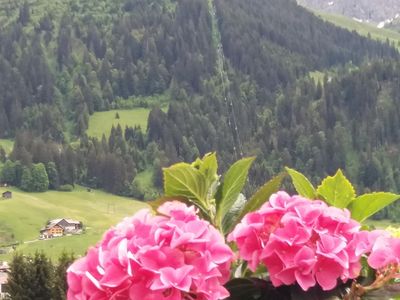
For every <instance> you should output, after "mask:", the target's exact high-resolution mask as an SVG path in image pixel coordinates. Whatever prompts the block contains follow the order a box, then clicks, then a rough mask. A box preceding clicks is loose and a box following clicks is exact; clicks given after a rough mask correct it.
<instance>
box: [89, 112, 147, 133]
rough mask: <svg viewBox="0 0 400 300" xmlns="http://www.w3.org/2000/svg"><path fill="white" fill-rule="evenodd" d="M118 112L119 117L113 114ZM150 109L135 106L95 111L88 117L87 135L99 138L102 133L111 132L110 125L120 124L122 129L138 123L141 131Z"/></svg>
mask: <svg viewBox="0 0 400 300" xmlns="http://www.w3.org/2000/svg"><path fill="white" fill-rule="evenodd" d="M117 113H118V115H119V119H117V118H116V117H115V116H116V114H117ZM149 113H150V109H148V108H135V109H127V110H121V109H120V110H110V111H102V112H95V113H94V114H93V115H92V116H90V119H89V128H88V130H87V135H88V136H92V137H97V138H101V136H102V135H103V133H104V134H105V135H106V137H108V136H109V135H110V132H111V127H112V126H113V125H114V127H116V126H118V124H120V125H121V127H122V129H125V126H132V127H133V126H135V125H140V127H141V128H142V130H143V131H145V130H146V128H147V119H148V117H149Z"/></svg>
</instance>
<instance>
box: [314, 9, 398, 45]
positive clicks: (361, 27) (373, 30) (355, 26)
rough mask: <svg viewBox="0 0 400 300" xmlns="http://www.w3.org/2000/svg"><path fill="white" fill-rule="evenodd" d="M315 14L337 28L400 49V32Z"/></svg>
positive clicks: (346, 18) (323, 13)
mask: <svg viewBox="0 0 400 300" xmlns="http://www.w3.org/2000/svg"><path fill="white" fill-rule="evenodd" d="M314 13H315V14H316V15H318V16H319V17H320V18H322V19H323V20H325V21H328V22H331V23H333V24H335V25H336V26H339V27H342V28H345V29H347V30H350V31H353V30H354V31H356V32H357V33H358V34H360V35H363V36H367V37H368V36H370V37H371V38H372V39H376V40H380V41H383V42H386V40H389V41H390V42H391V43H394V45H395V46H396V47H397V48H400V32H397V31H394V30H390V29H386V28H377V27H376V25H374V24H368V23H361V22H357V21H356V20H353V19H350V18H348V17H345V16H341V15H336V14H328V13H325V12H320V11H314Z"/></svg>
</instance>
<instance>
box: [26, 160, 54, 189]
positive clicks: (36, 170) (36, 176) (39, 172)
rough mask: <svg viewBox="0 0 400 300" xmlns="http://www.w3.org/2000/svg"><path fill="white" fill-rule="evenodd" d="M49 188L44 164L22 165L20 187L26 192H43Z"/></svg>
mask: <svg viewBox="0 0 400 300" xmlns="http://www.w3.org/2000/svg"><path fill="white" fill-rule="evenodd" d="M48 188H49V178H48V176H47V172H46V168H45V166H44V164H42V163H38V164H33V165H32V166H31V167H24V168H23V171H22V178H21V189H23V190H24V191H27V192H45V191H47V190H48Z"/></svg>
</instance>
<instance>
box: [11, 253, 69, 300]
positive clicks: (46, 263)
mask: <svg viewBox="0 0 400 300" xmlns="http://www.w3.org/2000/svg"><path fill="white" fill-rule="evenodd" d="M73 261H74V256H73V255H71V254H66V253H65V252H63V253H62V254H61V256H60V258H59V260H58V263H57V265H53V264H52V263H51V261H50V259H49V258H48V257H47V256H46V255H45V254H44V253H43V252H35V254H34V255H33V256H31V255H28V256H25V255H22V254H20V253H17V254H15V255H14V256H13V260H12V262H11V265H10V267H11V271H10V275H9V293H10V296H11V299H16V300H30V299H35V300H36V299H37V300H65V299H66V294H67V280H66V276H67V272H66V271H67V268H68V266H69V265H70V264H71V263H72V262H73Z"/></svg>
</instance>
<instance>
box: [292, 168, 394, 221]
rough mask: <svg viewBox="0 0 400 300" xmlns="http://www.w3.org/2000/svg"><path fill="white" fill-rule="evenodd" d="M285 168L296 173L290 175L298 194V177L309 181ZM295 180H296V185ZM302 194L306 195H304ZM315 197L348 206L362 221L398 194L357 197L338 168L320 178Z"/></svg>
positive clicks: (352, 213) (358, 219)
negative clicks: (331, 173) (332, 173)
mask: <svg viewBox="0 0 400 300" xmlns="http://www.w3.org/2000/svg"><path fill="white" fill-rule="evenodd" d="M286 169H287V170H288V171H289V170H290V172H291V173H292V174H295V175H296V176H291V177H292V182H293V185H294V186H295V188H296V191H297V192H298V193H299V194H300V191H304V188H303V186H302V185H299V184H298V182H297V181H298V178H301V180H302V182H305V180H306V182H309V180H308V179H307V178H306V177H305V176H304V175H303V174H301V173H299V172H297V171H294V170H292V169H288V168H286ZM290 172H289V174H290ZM295 182H297V185H296V184H295ZM303 196H304V197H307V196H306V195H303ZM317 197H318V198H320V199H322V200H324V201H326V202H327V203H328V204H330V205H332V206H335V207H338V208H348V209H349V210H350V212H351V217H352V218H353V219H355V220H357V221H359V222H364V221H365V220H366V219H367V218H369V217H371V216H372V215H374V214H376V213H377V212H380V211H382V210H383V209H384V208H385V207H387V206H388V205H390V204H392V203H394V202H395V201H397V200H398V199H400V195H397V194H393V193H385V192H379V193H369V194H363V195H360V196H358V197H357V196H356V193H355V191H354V188H353V186H352V184H351V183H350V181H349V180H348V179H347V178H346V177H345V176H344V175H343V172H342V171H341V170H340V169H339V170H338V171H337V172H336V174H335V175H334V176H328V177H326V178H325V179H323V180H322V182H321V184H320V185H319V186H318V189H317Z"/></svg>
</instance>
